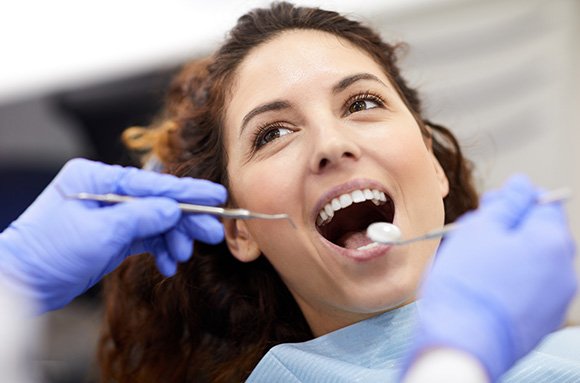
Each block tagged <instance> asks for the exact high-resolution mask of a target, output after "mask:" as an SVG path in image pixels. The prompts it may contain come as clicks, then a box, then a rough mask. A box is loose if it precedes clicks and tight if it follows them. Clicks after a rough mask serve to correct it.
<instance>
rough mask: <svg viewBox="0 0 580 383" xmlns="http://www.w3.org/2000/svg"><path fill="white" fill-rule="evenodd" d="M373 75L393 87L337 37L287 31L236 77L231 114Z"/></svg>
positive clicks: (246, 62)
mask: <svg viewBox="0 0 580 383" xmlns="http://www.w3.org/2000/svg"><path fill="white" fill-rule="evenodd" d="M361 72H367V73H372V74H374V75H376V76H377V77H379V78H381V79H382V80H383V81H384V82H385V83H386V84H388V83H389V81H388V79H387V78H386V76H385V74H384V71H383V69H382V67H381V66H380V65H378V64H377V63H376V61H375V60H373V59H372V58H371V56H370V55H369V54H368V53H366V52H365V51H363V50H362V49H361V48H358V47H356V46H355V45H353V44H352V43H351V42H349V41H347V40H345V39H342V38H340V37H338V36H336V35H333V34H330V33H326V32H321V31H315V30H291V31H284V32H282V33H281V34H280V35H278V36H277V37H275V38H274V39H272V40H270V41H268V42H266V43H264V44H261V45H260V46H258V47H256V48H254V49H253V50H252V51H251V52H250V53H249V54H248V56H247V57H246V58H245V59H244V61H243V62H242V63H241V65H240V66H239V67H238V69H237V71H236V75H235V77H234V82H233V84H232V89H231V93H230V96H231V99H230V102H231V103H233V104H232V105H230V108H228V109H232V110H230V111H229V112H228V114H231V113H230V112H236V111H238V110H237V109H238V108H237V107H239V106H240V105H238V104H240V103H242V104H247V103H250V102H251V103H256V102H258V103H260V102H266V101H269V100H271V99H273V98H277V97H287V96H291V95H292V92H293V91H300V92H304V87H305V86H308V88H309V89H311V90H321V89H323V88H328V89H330V88H331V87H332V86H333V85H334V84H335V83H336V81H337V80H339V79H341V78H342V77H344V76H347V75H352V74H355V73H361Z"/></svg>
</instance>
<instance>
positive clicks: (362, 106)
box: [345, 92, 385, 115]
mask: <svg viewBox="0 0 580 383" xmlns="http://www.w3.org/2000/svg"><path fill="white" fill-rule="evenodd" d="M345 106H346V108H345V109H346V113H345V114H346V115H349V114H353V113H357V112H362V111H363V110H368V109H375V108H382V107H384V106H385V103H384V101H383V100H382V99H381V98H380V97H378V96H375V95H373V94H370V93H368V92H366V93H363V94H358V95H356V96H354V97H351V98H350V99H349V100H348V101H347V102H346V105H345Z"/></svg>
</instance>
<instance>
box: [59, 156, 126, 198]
mask: <svg viewBox="0 0 580 383" xmlns="http://www.w3.org/2000/svg"><path fill="white" fill-rule="evenodd" d="M126 170H127V168H123V167H121V166H118V165H106V164H103V163H102V162H97V161H90V160H87V159H84V158H74V159H72V160H69V161H68V162H67V163H66V164H65V165H64V166H63V168H62V169H61V171H60V172H59V173H58V174H57V175H56V177H55V178H54V180H53V182H52V184H57V185H58V186H59V187H60V189H62V190H63V192H65V193H66V194H74V193H80V192H88V193H113V192H114V186H115V184H116V182H117V180H118V179H119V177H121V176H122V174H123V173H124V172H125V171H126Z"/></svg>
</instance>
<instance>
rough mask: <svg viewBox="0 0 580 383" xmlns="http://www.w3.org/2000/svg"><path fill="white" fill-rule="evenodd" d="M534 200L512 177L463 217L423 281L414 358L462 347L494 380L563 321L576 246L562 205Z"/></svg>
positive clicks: (528, 185)
mask: <svg viewBox="0 0 580 383" xmlns="http://www.w3.org/2000/svg"><path fill="white" fill-rule="evenodd" d="M538 195H539V190H537V189H536V188H534V187H533V186H532V184H531V183H530V182H529V181H528V180H527V179H526V178H525V177H523V176H519V177H514V178H512V179H511V180H510V181H509V182H508V183H507V184H506V185H505V187H504V188H503V189H502V190H500V191H496V192H492V193H490V194H488V195H486V197H485V198H484V199H483V201H482V206H481V208H480V209H479V210H478V211H476V212H472V213H469V214H466V215H465V216H464V217H462V218H461V219H460V222H461V225H462V226H461V228H459V229H458V230H457V231H456V232H454V233H453V234H451V235H449V236H448V238H447V239H446V240H445V241H444V243H443V244H442V246H441V248H440V251H439V252H438V254H437V258H436V259H435V263H434V266H433V269H432V270H431V271H430V272H429V273H428V276H427V277H426V279H425V281H424V285H423V287H422V300H421V303H420V322H419V328H418V334H417V342H416V344H415V346H414V351H413V353H412V354H413V357H416V356H417V355H418V354H419V353H420V352H421V351H425V350H427V349H429V348H430V347H451V348H455V349H459V350H463V351H465V352H467V353H469V354H471V355H472V356H474V357H475V358H476V359H478V360H479V361H480V362H481V363H482V365H483V366H484V367H485V369H486V370H487V372H488V374H489V376H490V379H491V381H495V380H496V379H497V378H498V377H499V376H500V375H501V374H503V373H504V372H506V371H507V370H508V369H509V368H510V367H511V366H512V365H513V364H514V363H515V362H516V361H517V360H518V359H519V358H521V357H522V356H524V355H525V354H526V353H528V352H529V351H531V350H532V348H534V347H535V346H536V345H537V344H538V343H539V341H540V340H541V339H542V337H544V336H545V335H547V334H548V333H549V332H551V331H553V330H555V329H557V328H558V326H559V325H561V324H562V322H563V320H564V315H565V313H566V309H567V307H568V304H569V303H570V301H571V299H572V297H573V296H574V293H575V290H576V278H575V274H574V264H573V256H574V252H575V247H574V243H573V239H572V236H571V234H570V232H569V228H568V225H567V222H566V217H565V214H564V211H563V208H562V206H561V204H560V203H551V204H548V205H538V204H537V203H535V202H536V199H537V197H538Z"/></svg>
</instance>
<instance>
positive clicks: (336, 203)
mask: <svg viewBox="0 0 580 383" xmlns="http://www.w3.org/2000/svg"><path fill="white" fill-rule="evenodd" d="M364 201H372V202H373V203H374V204H375V205H381V204H383V203H385V202H386V201H387V196H386V195H385V193H383V192H382V191H379V190H376V189H362V190H354V191H352V192H350V193H346V194H342V195H340V196H338V197H337V198H333V199H332V201H330V202H329V203H327V204H326V205H324V207H323V208H322V209H321V210H320V212H319V213H318V218H317V219H316V224H317V225H318V226H322V225H325V224H327V223H328V222H330V221H331V220H332V217H334V212H335V211H338V210H340V209H344V208H345V207H347V206H350V205H352V204H353V203H360V202H364Z"/></svg>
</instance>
